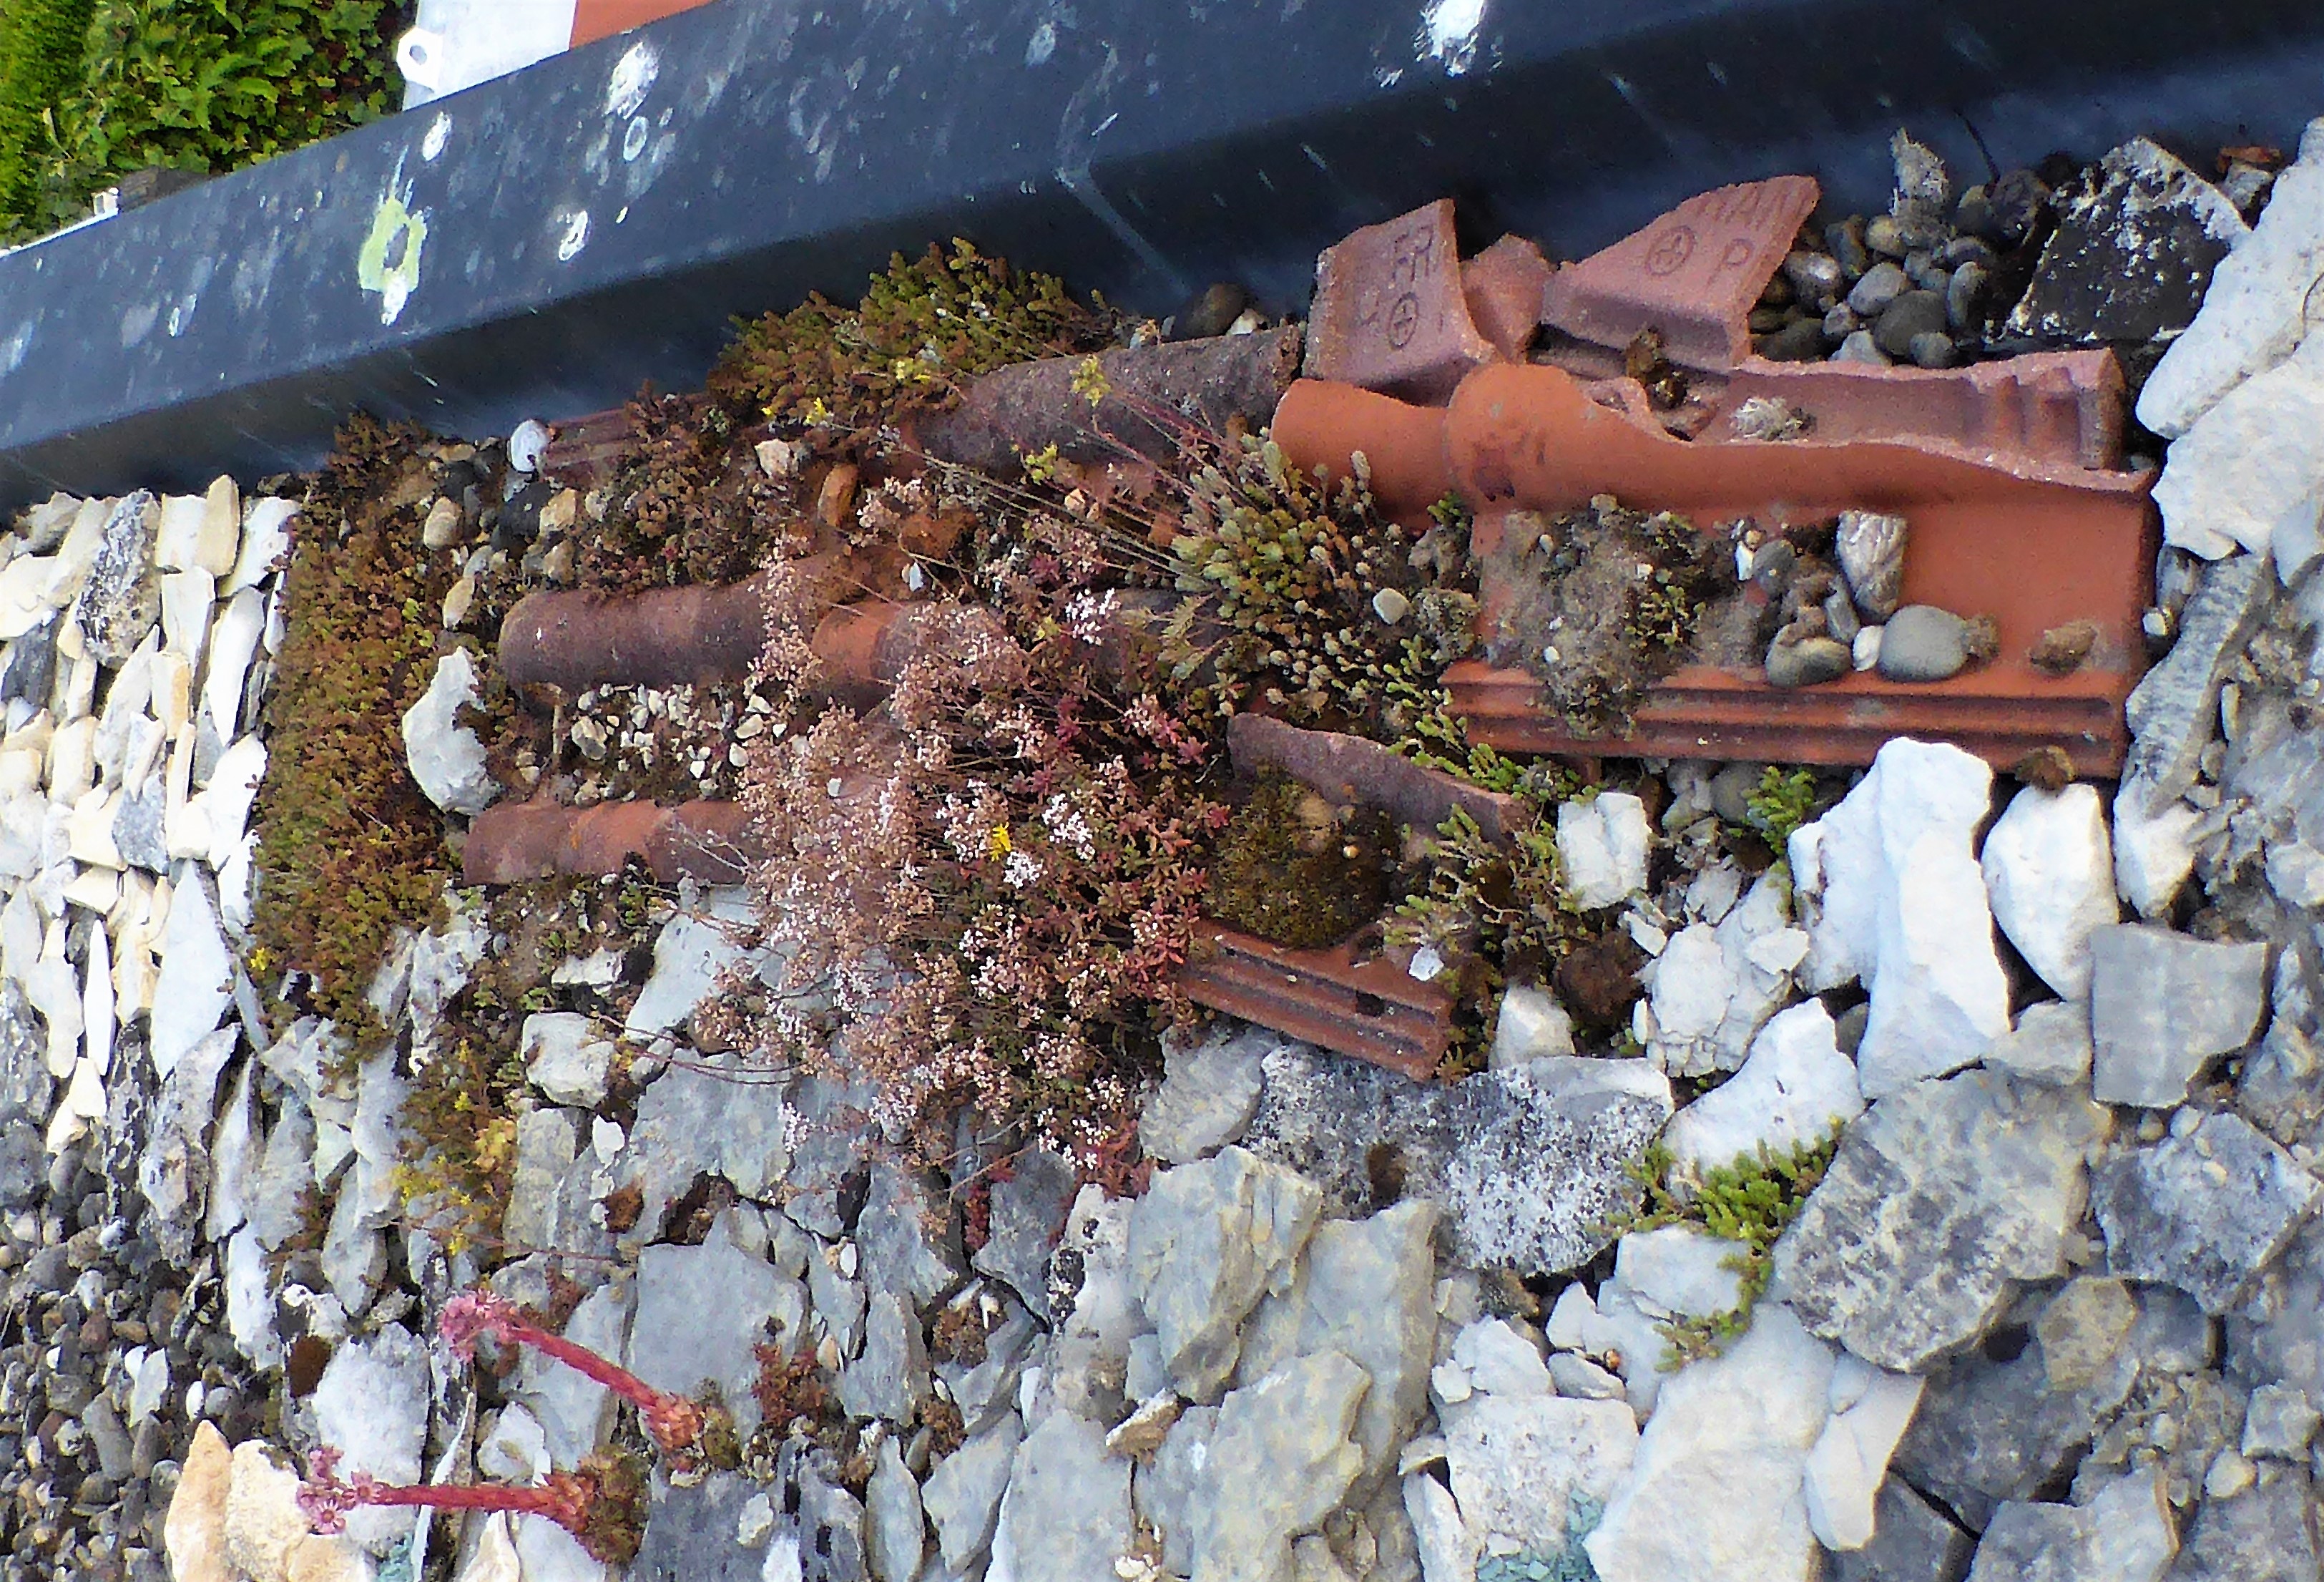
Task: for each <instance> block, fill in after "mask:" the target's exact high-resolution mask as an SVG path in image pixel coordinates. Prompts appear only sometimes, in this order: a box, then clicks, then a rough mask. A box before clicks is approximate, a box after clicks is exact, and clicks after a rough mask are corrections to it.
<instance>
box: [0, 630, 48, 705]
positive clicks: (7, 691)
mask: <svg viewBox="0 0 2324 1582" xmlns="http://www.w3.org/2000/svg"><path fill="white" fill-rule="evenodd" d="M56 684H57V618H56V617H55V616H54V615H51V616H50V617H49V618H48V619H47V620H45V621H43V622H42V623H41V624H39V625H37V626H35V627H33V628H32V630H31V631H30V632H27V633H25V634H23V636H22V637H19V638H17V639H16V641H15V642H14V643H11V644H9V647H8V662H7V665H6V666H5V668H0V703H13V702H14V701H15V700H16V699H17V698H24V699H26V700H27V701H28V702H30V703H31V704H32V707H33V708H47V707H48V706H49V692H50V689H51V688H53V687H55V685H56Z"/></svg>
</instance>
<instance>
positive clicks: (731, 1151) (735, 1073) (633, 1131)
mask: <svg viewBox="0 0 2324 1582" xmlns="http://www.w3.org/2000/svg"><path fill="white" fill-rule="evenodd" d="M693 1064H698V1065H700V1066H703V1067H705V1068H707V1069H703V1070H696V1069H693V1067H692V1065H688V1066H672V1067H669V1068H667V1069H664V1070H663V1072H662V1073H661V1075H660V1076H659V1077H657V1078H654V1079H653V1081H652V1082H650V1084H648V1085H647V1087H646V1090H645V1092H644V1093H643V1094H641V1095H640V1096H639V1098H638V1115H637V1121H636V1123H635V1124H633V1125H632V1126H631V1128H630V1134H629V1142H628V1143H627V1144H626V1145H625V1146H624V1148H623V1150H622V1159H621V1161H620V1165H621V1170H622V1172H623V1174H624V1175H625V1176H626V1177H627V1179H629V1180H634V1181H636V1182H637V1184H638V1186H639V1187H640V1189H641V1190H642V1191H643V1192H644V1194H645V1203H644V1206H643V1212H642V1213H641V1215H640V1216H639V1219H638V1223H639V1224H640V1225H641V1226H644V1227H646V1228H647V1229H648V1230H650V1231H651V1230H658V1229H659V1228H660V1226H661V1222H662V1217H663V1216H664V1215H665V1214H667V1213H668V1212H669V1206H670V1204H671V1203H672V1202H673V1201H674V1200H676V1199H677V1198H679V1197H680V1196H682V1195H683V1194H684V1193H685V1191H686V1189H687V1188H688V1187H691V1186H692V1185H693V1184H694V1180H695V1178H696V1176H698V1175H702V1174H704V1173H705V1172H707V1173H709V1174H713V1175H719V1176H724V1178H725V1179H726V1180H728V1181H729V1182H731V1183H733V1188H734V1189H735V1190H736V1191H737V1192H739V1193H741V1194H742V1196H743V1197H745V1198H760V1199H771V1198H774V1197H775V1196H776V1194H775V1191H774V1187H775V1185H776V1183H777V1182H779V1181H780V1180H782V1179H783V1172H784V1170H785V1168H786V1167H787V1166H788V1164H789V1163H790V1156H789V1154H788V1151H787V1150H786V1149H785V1148H784V1145H783V1117H784V1107H783V1096H784V1091H785V1090H784V1087H783V1085H782V1084H781V1083H779V1082H777V1081H774V1080H773V1079H772V1077H771V1074H770V1073H768V1072H764V1071H753V1070H752V1069H749V1068H748V1067H746V1066H745V1065H744V1063H743V1062H742V1060H740V1059H737V1058H736V1057H735V1056H733V1055H731V1054H729V1055H712V1056H706V1057H704V1058H703V1059H701V1060H699V1061H697V1062H694V1063H693ZM800 1086H802V1087H803V1086H805V1085H804V1084H801V1085H800ZM836 1229H837V1227H836V1226H834V1228H833V1232H832V1233H830V1234H836Z"/></svg>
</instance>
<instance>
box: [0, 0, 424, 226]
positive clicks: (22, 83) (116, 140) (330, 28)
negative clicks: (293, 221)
mask: <svg viewBox="0 0 2324 1582" xmlns="http://www.w3.org/2000/svg"><path fill="white" fill-rule="evenodd" d="M407 15H408V6H406V5H403V4H401V3H399V0H0V231H5V235H6V236H7V237H8V238H9V239H11V240H22V239H23V238H25V237H27V236H38V235H41V234H42V233H44V232H47V231H49V230H51V229H53V228H54V227H57V226H58V225H60V224H63V223H66V222H68V221H70V220H73V219H77V218H79V217H81V216H83V215H84V214H86V213H87V212H88V199H89V196H90V195H91V194H92V193H94V192H96V191H97V190H100V189H103V188H105V187H108V186H111V185H112V184H113V183H114V182H115V181H116V180H119V179H120V178H121V177H123V176H124V175H127V174H128V173H129V172H131V171H138V170H143V169H145V168H146V167H148V166H153V165H166V166H171V167H173V168H176V169H180V170H190V171H208V172H217V171H229V170H235V169H237V168H239V167H241V166H243V165H247V164H254V163H256V162H258V161H260V160H263V159H268V158H271V157H272V156H273V155H275V154H278V153H287V152H289V151H290V150H291V149H294V148H300V147H303V146H305V145H306V144H308V143H314V142H317V141H318V140H320V139H322V138H325V137H328V136H330V135H331V134H334V133H337V132H341V131H345V130H346V128H347V127H349V126H352V125H357V124H359V123H361V122H364V121H367V120H370V119H371V118H373V117H374V116H378V115H382V114H383V113H385V112H387V111H389V110H391V109H392V108H393V107H394V104H395V100H396V97H398V91H399V84H398V81H397V78H396V74H395V69H394V60H393V43H394V39H395V35H396V34H397V33H398V32H400V31H401V27H402V24H403V22H404V20H405V17H406V16H407ZM76 30H77V36H78V39H79V40H80V42H81V48H80V49H79V50H78V51H76V50H75V49H74V48H73V39H74V38H75V36H76Z"/></svg>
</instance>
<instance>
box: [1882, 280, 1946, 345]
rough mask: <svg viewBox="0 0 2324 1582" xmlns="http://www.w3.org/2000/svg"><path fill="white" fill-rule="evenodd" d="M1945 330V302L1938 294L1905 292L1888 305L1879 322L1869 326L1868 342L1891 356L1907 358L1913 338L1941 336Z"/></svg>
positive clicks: (1933, 292)
mask: <svg viewBox="0 0 2324 1582" xmlns="http://www.w3.org/2000/svg"><path fill="white" fill-rule="evenodd" d="M1944 328H1945V299H1944V294H1943V293H1942V292H1941V291H1906V292H1905V293H1904V295H1903V296H1901V297H1899V298H1897V299H1896V300H1895V301H1893V302H1891V303H1889V304H1888V306H1887V308H1886V310H1883V311H1882V313H1881V315H1880V322H1879V323H1877V324H1876V325H1874V326H1873V327H1872V339H1873V341H1874V343H1875V344H1876V345H1877V346H1878V347H1880V349H1881V350H1882V351H1884V352H1886V353H1887V354H1888V355H1889V356H1892V357H1904V356H1910V355H1911V348H1912V345H1913V338H1914V336H1916V335H1926V334H1929V333H1931V332H1934V333H1936V334H1939V335H1941V334H1943V333H1944Z"/></svg>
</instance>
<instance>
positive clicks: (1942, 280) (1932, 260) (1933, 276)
mask: <svg viewBox="0 0 2324 1582" xmlns="http://www.w3.org/2000/svg"><path fill="white" fill-rule="evenodd" d="M1904 278H1905V279H1907V280H1909V281H1911V282H1913V283H1914V285H1915V286H1917V287H1919V288H1920V289H1921V290H1922V291H1943V290H1944V289H1945V287H1946V286H1947V285H1949V284H1950V283H1951V281H1952V271H1951V270H1950V269H1947V268H1946V267H1945V266H1944V265H1943V264H1940V263H1938V262H1937V260H1936V256H1935V254H1930V253H1915V254H1913V255H1912V256H1911V257H1910V258H1907V259H1906V260H1904Z"/></svg>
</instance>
